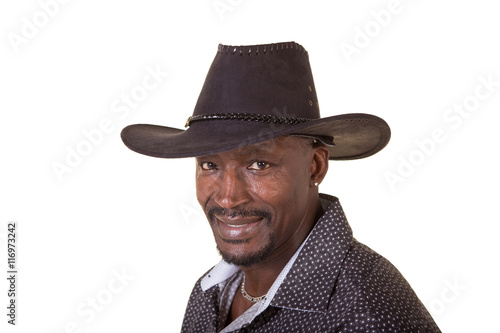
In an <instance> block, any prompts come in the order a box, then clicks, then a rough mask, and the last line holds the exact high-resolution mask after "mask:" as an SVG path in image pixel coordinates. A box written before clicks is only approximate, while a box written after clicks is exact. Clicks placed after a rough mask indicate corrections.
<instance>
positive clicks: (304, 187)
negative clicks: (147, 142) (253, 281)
mask: <svg viewBox="0 0 500 333" xmlns="http://www.w3.org/2000/svg"><path fill="white" fill-rule="evenodd" d="M305 140H309V139H305V138H297V137H290V136H286V137H279V138H277V139H273V140H269V141H266V142H263V143H259V144H255V145H252V146H248V147H244V148H240V149H236V150H232V151H229V152H224V153H219V154H214V155H208V156H202V157H197V158H196V162H197V169H196V189H197V198H198V201H199V203H200V205H201V206H202V208H203V210H204V211H205V214H206V216H207V218H208V220H209V222H210V225H211V227H212V231H213V234H214V237H215V241H216V243H217V248H218V250H219V252H220V253H221V255H222V257H223V258H224V259H225V260H226V261H228V262H232V263H234V264H236V265H240V266H247V267H248V266H252V265H253V264H256V263H259V262H262V261H263V260H268V261H271V262H272V260H273V258H274V259H278V260H279V257H280V256H287V255H290V253H291V254H293V252H295V250H296V248H297V247H298V246H299V245H300V243H301V242H302V240H303V239H304V237H305V235H307V234H308V233H309V231H310V229H311V227H312V223H313V222H314V221H311V220H312V218H311V216H312V217H314V213H315V212H311V210H314V211H315V210H316V208H317V207H316V206H314V205H311V198H312V197H314V196H311V193H312V192H311V191H316V189H315V188H314V186H312V180H311V174H312V173H313V172H314V165H315V162H314V157H313V156H314V149H313V148H312V146H309V147H307V146H306V145H305V143H307V142H309V141H310V140H309V141H305ZM316 198H317V196H316ZM311 206H312V207H311Z"/></svg>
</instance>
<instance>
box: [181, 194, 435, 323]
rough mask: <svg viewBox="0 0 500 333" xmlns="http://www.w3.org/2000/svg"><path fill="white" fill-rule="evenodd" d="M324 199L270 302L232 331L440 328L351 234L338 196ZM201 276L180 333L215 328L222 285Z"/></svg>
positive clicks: (386, 264)
mask: <svg viewBox="0 0 500 333" xmlns="http://www.w3.org/2000/svg"><path fill="white" fill-rule="evenodd" d="M321 197H322V200H328V201H329V203H328V204H329V206H328V208H327V209H326V210H325V211H326V212H325V214H324V215H323V216H322V217H321V218H320V220H319V221H318V223H317V224H316V226H315V227H314V229H313V231H312V232H311V235H310V236H309V238H308V240H307V243H306V244H305V246H304V247H303V248H302V250H301V252H300V254H299V256H298V257H297V259H296V261H295V263H294V264H293V266H292V268H291V270H290V272H289V273H288V275H287V277H286V278H285V280H284V281H283V283H282V284H281V286H280V287H279V289H278V291H277V293H276V295H275V296H274V298H273V300H272V301H271V304H270V306H269V307H268V308H266V309H265V310H264V311H263V312H262V313H260V314H259V315H258V316H257V317H255V319H254V320H253V321H252V322H250V323H247V324H245V325H243V326H242V327H240V328H238V329H236V330H235V331H233V332H269V333H276V332H311V333H313V332H314V333H317V332H346V333H347V332H411V333H413V332H415V333H419V332H426V333H427V332H431V333H432V332H441V331H440V330H439V328H438V327H437V325H436V324H435V323H434V321H433V319H432V317H431V316H430V314H429V313H428V312H427V310H426V309H425V307H424V306H423V305H422V303H421V302H420V300H419V299H418V297H417V296H416V295H415V293H414V291H413V290H412V289H411V287H410V285H409V284H408V282H406V280H405V279H404V277H403V276H402V275H401V273H399V271H398V270H397V269H396V268H395V267H394V266H393V265H392V264H391V263H390V262H389V261H388V260H387V259H385V258H383V257H382V256H380V255H379V254H377V253H376V252H374V251H373V250H371V249H370V248H368V247H367V246H365V245H363V244H361V243H359V242H358V241H356V240H355V239H354V238H353V237H352V232H351V228H350V227H349V225H348V223H347V220H346V218H345V216H344V213H343V211H342V208H341V206H340V203H339V202H338V199H337V198H335V197H331V196H326V195H321ZM202 278H203V277H202ZM200 281H201V279H200V280H199V281H198V282H197V283H196V285H195V287H194V289H193V292H192V294H191V297H190V299H189V302H188V305H187V309H186V313H185V316H184V322H183V326H182V332H183V333H188V332H193V333H194V332H204V333H206V332H220V331H221V330H222V329H223V327H220V324H219V322H220V319H219V317H220V313H219V297H220V295H219V293H220V290H219V287H218V286H217V285H215V286H213V287H212V288H210V289H208V290H206V291H203V290H202V289H201V287H200Z"/></svg>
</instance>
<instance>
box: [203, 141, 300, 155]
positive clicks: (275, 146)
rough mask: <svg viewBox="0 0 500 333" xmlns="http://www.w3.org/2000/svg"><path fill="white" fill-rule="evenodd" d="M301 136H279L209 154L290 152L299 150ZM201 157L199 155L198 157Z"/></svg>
mask: <svg viewBox="0 0 500 333" xmlns="http://www.w3.org/2000/svg"><path fill="white" fill-rule="evenodd" d="M300 139H303V138H298V137H293V136H280V137H277V138H273V139H270V140H266V141H263V142H259V143H255V144H253V145H248V146H244V147H240V148H237V149H234V150H231V151H228V152H223V153H218V154H213V155H209V156H218V155H222V154H233V155H235V156H248V155H253V154H259V153H261V154H262V153H268V154H273V153H276V154H278V153H284V152H285V151H287V150H289V151H290V152H291V153H295V152H297V153H298V152H299V150H298V149H296V148H298V146H299V142H298V141H299V140H300ZM200 158H201V157H200Z"/></svg>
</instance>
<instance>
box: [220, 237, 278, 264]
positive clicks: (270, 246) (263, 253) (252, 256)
mask: <svg viewBox="0 0 500 333" xmlns="http://www.w3.org/2000/svg"><path fill="white" fill-rule="evenodd" d="M225 241H227V240H225ZM275 245H276V242H275V241H274V235H272V234H270V235H269V237H268V238H267V241H266V244H265V245H264V246H263V247H262V248H261V249H260V250H259V251H255V252H252V253H245V254H240V255H237V254H233V253H229V252H223V251H221V249H220V248H219V246H218V245H217V251H218V252H219V254H220V255H221V256H222V259H224V260H225V261H226V262H228V263H230V264H234V265H236V266H243V267H250V266H253V265H255V264H257V263H259V262H261V261H263V260H264V259H266V258H267V257H268V256H269V255H270V254H271V252H273V250H274V246H275Z"/></svg>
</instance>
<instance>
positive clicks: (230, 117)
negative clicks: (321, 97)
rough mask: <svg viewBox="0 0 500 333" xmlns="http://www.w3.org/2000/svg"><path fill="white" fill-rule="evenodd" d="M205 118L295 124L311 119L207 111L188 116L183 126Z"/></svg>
mask: <svg viewBox="0 0 500 333" xmlns="http://www.w3.org/2000/svg"><path fill="white" fill-rule="evenodd" d="M205 120H240V121H257V122H261V123H274V124H280V125H297V124H302V123H305V122H308V121H310V120H312V119H310V118H301V117H284V116H274V115H269V114H254V113H207V114H200V115H196V116H191V117H189V118H188V119H187V121H186V125H185V127H189V126H190V125H191V124H192V123H195V122H198V121H205Z"/></svg>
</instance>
